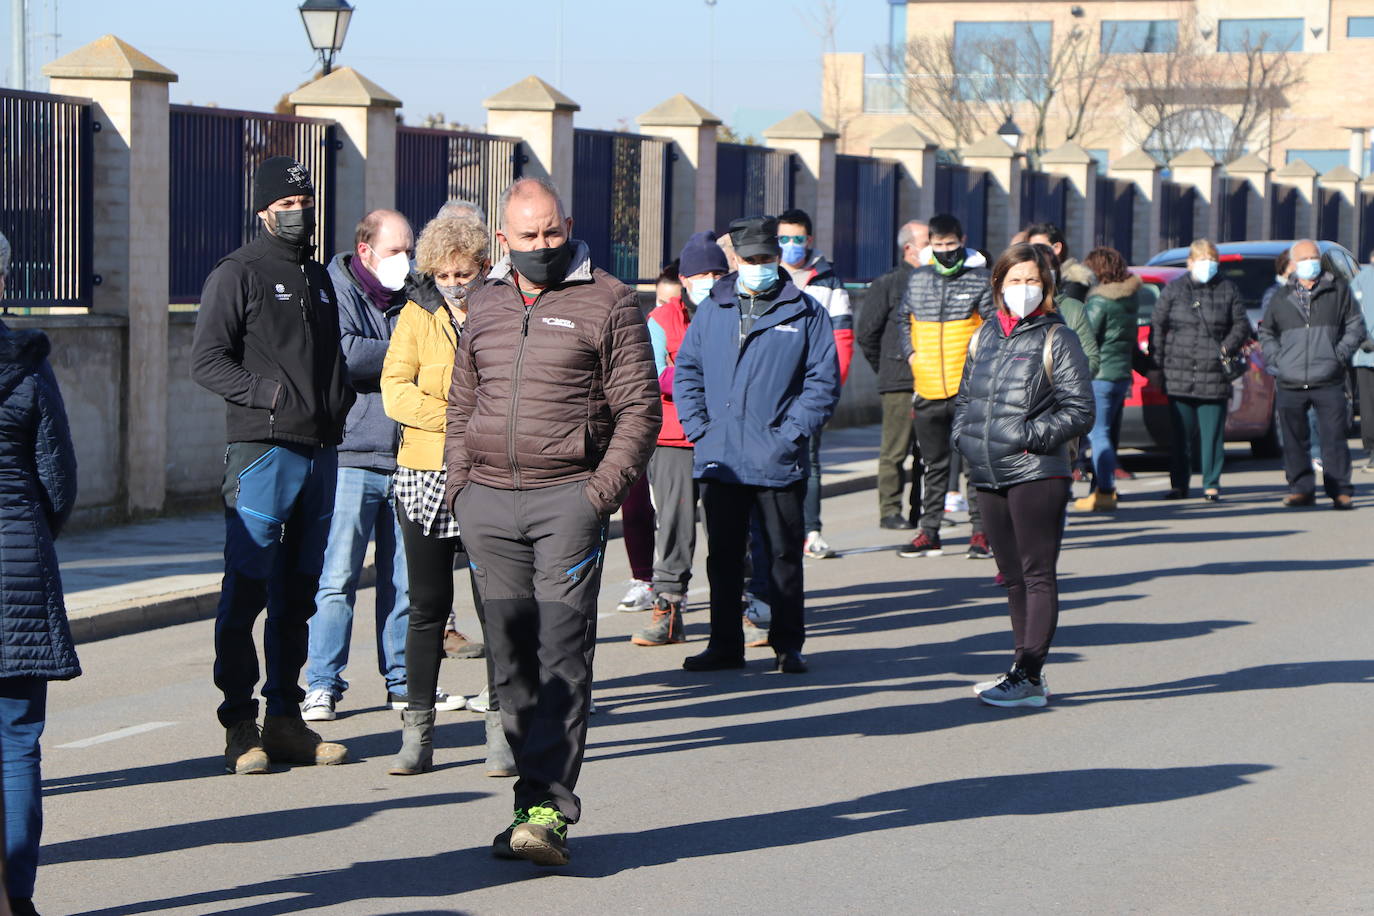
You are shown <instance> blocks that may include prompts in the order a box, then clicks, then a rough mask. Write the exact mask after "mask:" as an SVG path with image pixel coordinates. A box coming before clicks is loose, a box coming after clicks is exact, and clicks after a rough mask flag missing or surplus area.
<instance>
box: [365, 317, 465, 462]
mask: <svg viewBox="0 0 1374 916" xmlns="http://www.w3.org/2000/svg"><path fill="white" fill-rule="evenodd" d="M431 305H432V308H431V307H427V306H425V305H421V304H420V303H418V302H407V303H406V305H405V308H403V309H401V315H400V317H399V318H397V319H396V328H395V330H393V331H392V332H391V346H390V347H388V348H387V351H386V360H385V362H383V364H382V406H383V407H384V408H385V409H386V415H387V416H388V417H390V418H391V419H393V420H395V421H396V422H398V423H400V424H401V447H400V448H399V449H398V450H397V452H396V463H397V464H398V465H399V466H401V467H406V468H413V469H415V470H417V471H437V470H439V469H440V468H442V467H443V466H444V422H445V413H446V411H447V409H448V388H449V381H450V379H451V377H452V375H453V357H454V354H455V353H457V351H458V335H457V333H456V332H455V331H454V329H453V323H452V321H450V319H449V315H448V310H447V309H446V308H445V307H444V305H443V303H442V302H435V303H431Z"/></svg>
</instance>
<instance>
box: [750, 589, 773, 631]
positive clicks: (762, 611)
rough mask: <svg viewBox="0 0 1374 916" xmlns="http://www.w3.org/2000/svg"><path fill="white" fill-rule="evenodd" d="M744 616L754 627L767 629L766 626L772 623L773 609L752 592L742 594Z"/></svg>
mask: <svg viewBox="0 0 1374 916" xmlns="http://www.w3.org/2000/svg"><path fill="white" fill-rule="evenodd" d="M744 616H745V617H747V618H748V619H750V620H752V621H753V622H754V625H755V626H759V627H763V628H764V629H765V630H766V629H768V625H769V624H770V623H772V622H773V609H772V608H771V607H769V606H768V602H767V601H764V600H763V599H762V598H760V597H759V596H758V595H755V594H754V593H753V592H745V593H744Z"/></svg>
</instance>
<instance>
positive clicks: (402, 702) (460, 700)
mask: <svg viewBox="0 0 1374 916" xmlns="http://www.w3.org/2000/svg"><path fill="white" fill-rule="evenodd" d="M391 696H392V700H391V708H392V709H405V708H406V707H407V705H408V704H407V703H406V698H405V694H404V693H400V694H394V693H393V694H392V695H391ZM467 705H468V698H467V697H465V696H463V695H462V694H461V693H445V692H444V688H442V687H437V688H435V690H434V709H435V710H436V711H438V712H453V711H454V710H455V709H463V708H465V707H466V706H467Z"/></svg>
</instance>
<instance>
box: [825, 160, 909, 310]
mask: <svg viewBox="0 0 1374 916" xmlns="http://www.w3.org/2000/svg"><path fill="white" fill-rule="evenodd" d="M830 255H831V257H832V258H833V259H834V264H835V272H836V273H838V274H839V275H840V278H841V279H843V280H849V281H857V282H862V283H867V282H868V281H870V280H872V279H873V278H875V277H877V276H880V275H881V274H884V273H887V272H888V271H889V270H891V269H892V267H893V265H894V264H896V263H897V163H895V162H891V161H889V160H886V159H873V158H870V157H868V156H846V155H838V156H836V157H835V247H834V250H833V251H832V252H830Z"/></svg>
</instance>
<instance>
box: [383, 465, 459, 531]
mask: <svg viewBox="0 0 1374 916" xmlns="http://www.w3.org/2000/svg"><path fill="white" fill-rule="evenodd" d="M447 479H448V474H447V473H446V472H445V471H444V469H443V468H440V469H439V470H437V471H417V470H415V469H414V468H407V467H398V468H397V469H396V478H395V481H394V484H395V492H396V502H397V503H399V504H400V506H401V508H402V509H404V510H405V513H406V516H407V517H408V518H409V519H410V520H411V521H412V522H414V523H415V524H417V525H419V526H420V530H421V531H422V532H424V533H425V535H426V536H428V537H432V538H456V537H457V536H458V520H457V519H455V518H454V517H453V513H452V512H450V511H449V508H448V506H446V505H444V484H445V482H446V481H447Z"/></svg>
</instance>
